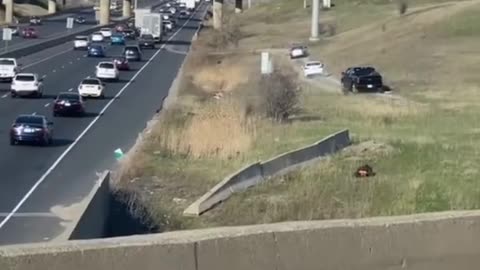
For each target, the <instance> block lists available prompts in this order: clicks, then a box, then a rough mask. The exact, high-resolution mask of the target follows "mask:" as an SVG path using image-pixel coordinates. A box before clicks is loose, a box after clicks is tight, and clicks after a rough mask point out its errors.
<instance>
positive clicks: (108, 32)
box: [100, 28, 112, 38]
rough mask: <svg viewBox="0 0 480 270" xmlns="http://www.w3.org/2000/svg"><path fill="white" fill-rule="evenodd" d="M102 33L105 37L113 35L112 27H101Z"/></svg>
mask: <svg viewBox="0 0 480 270" xmlns="http://www.w3.org/2000/svg"><path fill="white" fill-rule="evenodd" d="M100 33H101V34H102V35H103V37H105V38H111V37H112V29H110V28H101V29H100Z"/></svg>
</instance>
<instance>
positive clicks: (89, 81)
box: [82, 79, 100, 85]
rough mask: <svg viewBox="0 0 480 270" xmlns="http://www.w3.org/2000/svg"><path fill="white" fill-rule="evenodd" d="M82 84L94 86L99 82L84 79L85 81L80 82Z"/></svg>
mask: <svg viewBox="0 0 480 270" xmlns="http://www.w3.org/2000/svg"><path fill="white" fill-rule="evenodd" d="M82 84H95V85H99V84H100V82H99V81H98V80H95V79H86V80H83V81H82Z"/></svg>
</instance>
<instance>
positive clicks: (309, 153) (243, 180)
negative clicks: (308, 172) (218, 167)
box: [183, 130, 350, 216]
mask: <svg viewBox="0 0 480 270" xmlns="http://www.w3.org/2000/svg"><path fill="white" fill-rule="evenodd" d="M348 145H350V135H349V132H348V130H342V131H340V132H337V133H335V134H332V135H330V136H328V137H326V138H324V139H322V140H320V141H318V142H316V143H314V144H312V145H309V146H306V147H302V148H300V149H297V150H294V151H290V152H287V153H284V154H281V155H278V156H276V157H274V158H272V159H270V160H267V161H265V162H261V163H254V164H251V165H248V166H246V167H245V168H243V169H241V170H239V171H237V172H235V173H233V174H232V175H229V176H227V177H226V178H224V179H223V181H221V182H220V183H218V184H217V185H216V186H214V187H213V188H212V189H210V190H209V191H208V192H207V193H205V194H204V195H203V196H202V197H200V198H199V199H198V200H197V201H195V202H194V203H192V204H191V205H189V206H188V207H187V209H185V211H184V212H183V214H184V215H185V216H198V215H200V214H202V213H204V212H205V211H208V210H209V209H211V208H212V207H214V206H215V205H217V204H218V203H220V202H222V201H224V200H226V199H227V198H228V197H230V196H231V195H232V194H233V193H234V192H238V191H242V190H245V189H247V188H249V187H251V186H254V185H257V184H258V183H260V182H263V181H265V180H266V179H268V178H269V177H272V176H278V175H281V174H285V173H287V172H288V171H291V170H294V169H297V168H298V167H299V166H305V165H307V163H308V162H312V161H315V160H316V159H318V158H321V157H324V156H326V155H328V154H332V153H335V152H336V151H338V150H341V149H343V148H345V147H347V146H348Z"/></svg>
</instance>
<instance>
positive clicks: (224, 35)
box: [207, 14, 242, 50]
mask: <svg viewBox="0 0 480 270" xmlns="http://www.w3.org/2000/svg"><path fill="white" fill-rule="evenodd" d="M241 38H242V31H241V29H240V25H239V23H238V21H236V20H235V17H234V16H231V15H229V14H224V15H223V22H222V28H221V29H219V30H215V29H214V30H212V33H211V35H210V37H209V40H208V41H207V45H208V46H209V47H211V48H213V49H216V50H224V49H226V48H228V47H230V46H232V45H233V46H234V47H237V46H238V42H239V41H240V39H241Z"/></svg>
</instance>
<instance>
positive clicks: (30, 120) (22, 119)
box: [15, 116, 43, 125]
mask: <svg viewBox="0 0 480 270" xmlns="http://www.w3.org/2000/svg"><path fill="white" fill-rule="evenodd" d="M15 124H37V125H41V124H43V118H42V117H38V116H19V117H18V118H17V119H16V120H15Z"/></svg>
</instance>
